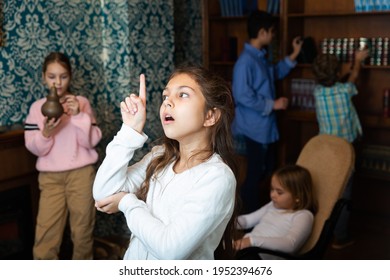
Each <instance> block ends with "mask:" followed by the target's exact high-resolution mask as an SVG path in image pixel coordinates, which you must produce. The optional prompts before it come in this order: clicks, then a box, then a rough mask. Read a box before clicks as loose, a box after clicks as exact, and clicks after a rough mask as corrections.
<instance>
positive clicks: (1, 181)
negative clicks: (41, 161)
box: [0, 130, 39, 259]
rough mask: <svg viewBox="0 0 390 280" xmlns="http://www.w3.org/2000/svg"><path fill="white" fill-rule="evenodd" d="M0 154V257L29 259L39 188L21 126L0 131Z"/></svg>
mask: <svg viewBox="0 0 390 280" xmlns="http://www.w3.org/2000/svg"><path fill="white" fill-rule="evenodd" d="M0 158H1V160H0V259H31V258H32V246H33V241H34V228H35V219H36V215H37V211H38V200H39V189H38V178H37V176H38V173H37V171H36V169H35V162H36V157H35V156H34V155H32V154H31V153H30V152H29V151H28V150H27V149H26V148H25V145H24V132H23V130H12V131H8V132H4V133H2V134H0Z"/></svg>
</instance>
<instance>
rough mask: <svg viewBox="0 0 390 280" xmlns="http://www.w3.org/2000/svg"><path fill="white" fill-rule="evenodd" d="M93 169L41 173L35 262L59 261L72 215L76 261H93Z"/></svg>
mask: <svg viewBox="0 0 390 280" xmlns="http://www.w3.org/2000/svg"><path fill="white" fill-rule="evenodd" d="M95 174H96V172H95V169H94V167H93V166H91V165H89V166H85V167H82V168H79V169H75V170H70V171H64V172H40V173H39V177H38V181H39V189H40V199H39V210H38V217H37V225H36V229H35V243H34V248H33V256H34V259H44V260H50V259H58V257H59V256H58V255H59V251H60V247H61V243H62V237H63V233H64V229H65V225H66V222H67V218H68V214H69V225H70V231H71V238H72V242H73V256H72V259H74V260H82V259H92V258H93V230H94V225H95V214H96V210H95V207H94V200H93V197H92V184H93V180H94V178H95Z"/></svg>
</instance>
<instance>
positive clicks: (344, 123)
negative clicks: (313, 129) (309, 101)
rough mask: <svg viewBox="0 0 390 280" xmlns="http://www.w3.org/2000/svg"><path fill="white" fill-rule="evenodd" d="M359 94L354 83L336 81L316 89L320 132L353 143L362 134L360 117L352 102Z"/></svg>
mask: <svg viewBox="0 0 390 280" xmlns="http://www.w3.org/2000/svg"><path fill="white" fill-rule="evenodd" d="M356 94H357V89H356V86H355V85H354V84H353V83H336V84H334V85H333V86H331V87H324V86H321V85H317V86H316V87H315V89H314V98H315V104H316V115H317V121H318V126H319V128H320V134H330V135H335V136H338V137H341V138H344V139H345V140H347V141H348V142H350V143H352V142H353V141H354V140H355V139H356V138H357V137H358V136H359V135H361V134H362V127H361V125H360V121H359V117H358V115H357V113H356V110H355V107H354V106H353V103H352V100H351V99H352V96H354V95H356Z"/></svg>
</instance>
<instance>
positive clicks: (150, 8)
mask: <svg viewBox="0 0 390 280" xmlns="http://www.w3.org/2000/svg"><path fill="white" fill-rule="evenodd" d="M0 1H1V2H2V6H3V31H4V34H5V46H3V47H0V127H1V128H2V129H5V128H10V127H15V126H17V127H20V125H21V124H22V123H23V121H24V119H25V117H26V116H27V113H28V110H29V107H30V105H31V104H32V102H34V101H35V100H37V99H39V98H42V97H43V96H46V94H47V92H46V90H45V88H44V86H43V84H42V76H41V75H42V74H41V72H42V62H43V59H44V57H45V56H46V55H47V54H48V53H49V52H50V51H62V52H64V53H66V54H67V55H68V56H69V57H70V59H71V62H72V67H73V80H72V85H71V90H72V92H74V93H76V94H79V95H83V96H86V97H87V98H88V99H89V100H90V102H91V104H92V106H93V107H94V110H95V113H96V117H97V122H98V125H99V127H100V128H101V129H102V131H103V139H102V141H101V143H100V144H99V145H98V147H97V148H98V151H99V154H100V155H101V156H100V161H101V160H102V159H103V157H104V150H105V147H106V145H107V144H108V142H109V141H111V139H112V137H113V135H114V134H115V133H116V131H117V130H118V128H119V127H120V125H121V117H120V112H119V103H120V101H121V100H122V99H123V98H124V96H126V95H127V94H129V93H130V92H137V90H138V82H139V81H138V77H139V74H140V73H145V75H146V79H147V91H148V97H147V98H148V99H147V103H148V116H147V118H148V120H147V124H146V127H145V132H146V134H148V135H149V137H150V138H149V139H150V140H149V141H148V143H147V145H145V147H144V148H143V149H142V150H141V151H139V153H138V154H137V155H136V157H135V160H137V159H138V158H140V157H142V155H143V154H144V153H145V152H146V151H148V150H149V149H150V145H152V144H151V143H152V142H153V141H154V140H155V139H157V138H158V137H160V136H161V134H162V129H161V125H160V120H159V116H158V108H159V105H160V102H161V91H162V88H163V87H164V86H165V84H166V81H167V77H168V75H169V74H170V72H171V71H172V70H173V68H174V65H175V64H180V63H181V62H184V61H190V62H193V63H198V64H201V62H202V61H201V60H202V57H201V56H202V48H201V25H202V23H201V15H200V1H198V0H191V1H185V0H166V1H156V0H126V1H125V0H110V1H108V0H100V1H85V0H68V1H63V0H45V1H41V0H0ZM98 164H99V163H98ZM113 233H115V234H118V233H127V226H126V224H125V222H124V221H123V220H122V215H121V214H120V213H119V214H118V215H106V214H101V213H98V216H97V220H96V234H97V235H109V234H113Z"/></svg>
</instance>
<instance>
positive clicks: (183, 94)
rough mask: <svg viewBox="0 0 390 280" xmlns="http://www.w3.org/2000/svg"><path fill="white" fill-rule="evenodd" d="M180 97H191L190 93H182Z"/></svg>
mask: <svg viewBox="0 0 390 280" xmlns="http://www.w3.org/2000/svg"><path fill="white" fill-rule="evenodd" d="M179 96H180V97H189V96H190V95H189V94H188V93H185V92H181V93H180V95H179Z"/></svg>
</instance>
